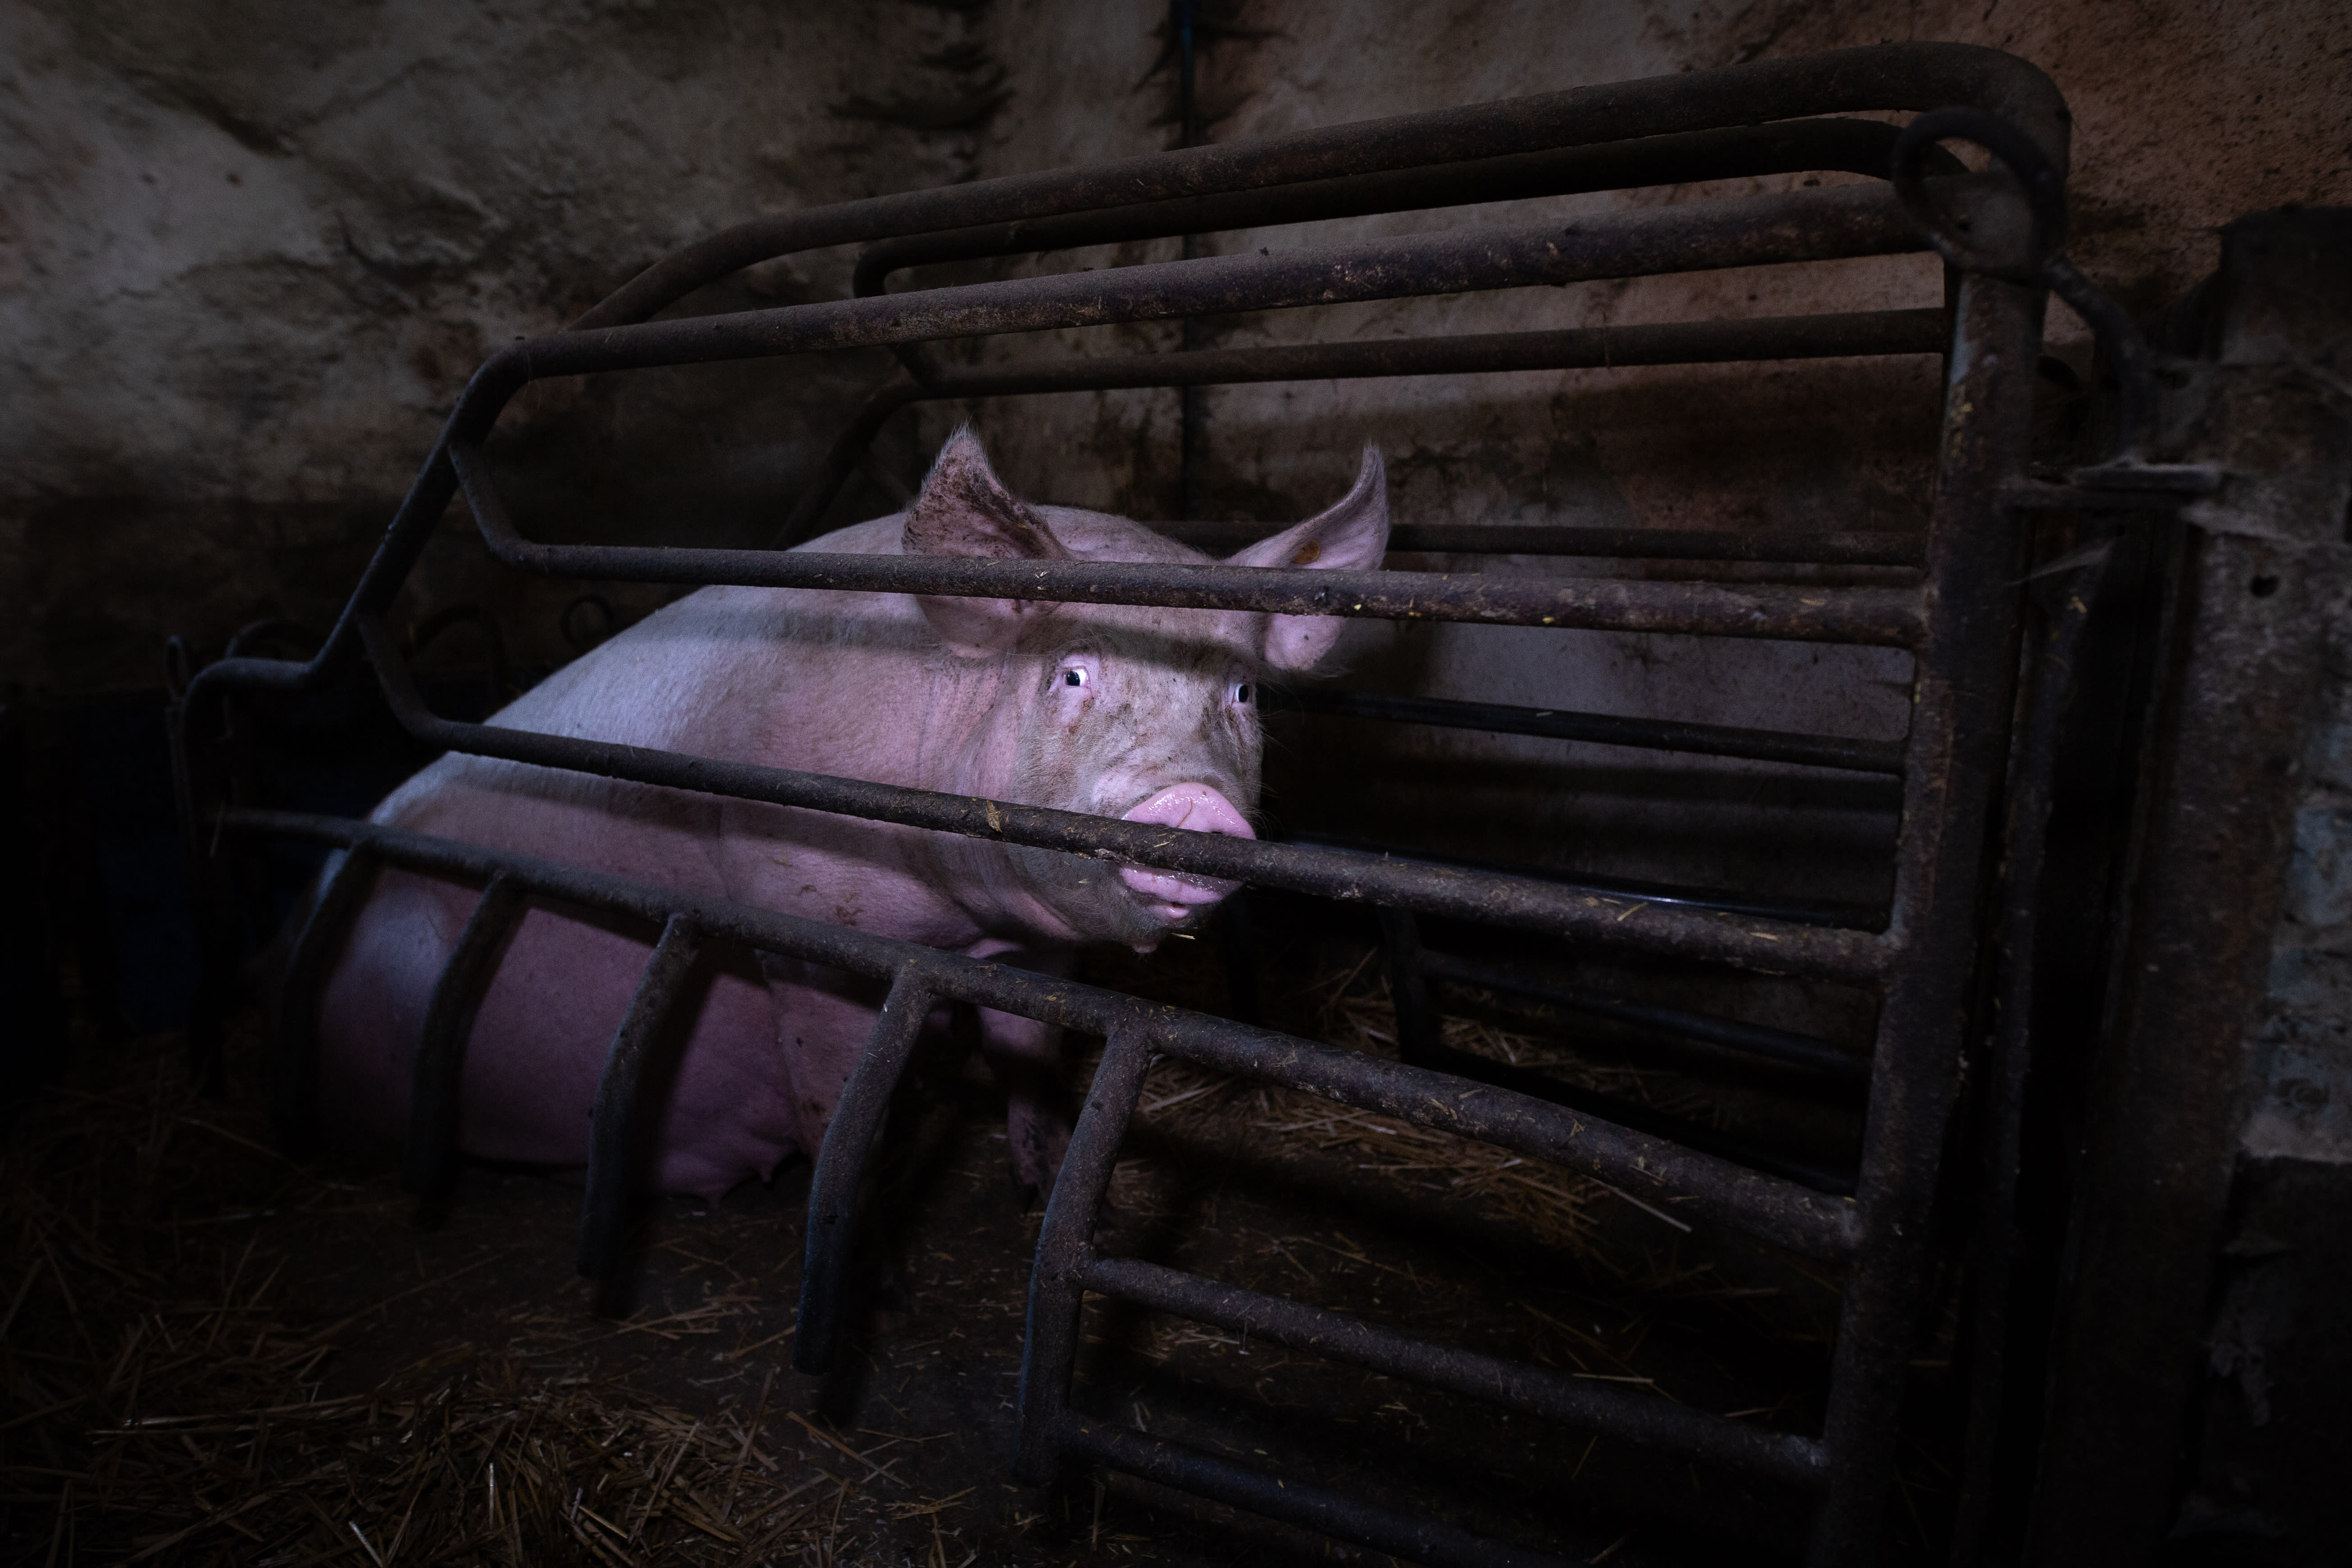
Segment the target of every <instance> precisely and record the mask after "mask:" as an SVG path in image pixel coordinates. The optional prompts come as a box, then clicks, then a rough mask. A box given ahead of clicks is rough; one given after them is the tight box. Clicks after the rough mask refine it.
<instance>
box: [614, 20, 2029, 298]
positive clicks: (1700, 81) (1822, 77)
mask: <svg viewBox="0 0 2352 1568" xmlns="http://www.w3.org/2000/svg"><path fill="white" fill-rule="evenodd" d="M1950 104H1965V105H1970V106H1973V107H1976V108H1979V109H1984V110H1989V111H1990V112H1992V113H1995V114H1998V115H1999V116H2000V117H2001V118H2002V119H2004V120H2007V121H2010V122H2011V123H2012V124H2014V125H2018V126H2020V127H2021V128H2022V129H2023V130H2024V131H2025V132H2026V134H2027V135H2029V136H2031V137H2032V139H2033V140H2034V141H2035V142H2036V143H2037V144H2038V145H2039V146H2040V147H2041V148H2042V153H2043V154H2044V155H2045V156H2046V157H2049V158H2050V159H2051V160H2052V161H2053V167H2055V168H2056V169H2058V170H2059V171H2060V172H2061V173H2062V174H2063V171H2064V170H2065V167H2066V133H2065V113H2066V110H2065V104H2064V100H2063V99H2061V98H2060V96H2059V94H2058V90H2057V89H2056V88H2055V87H2054V86H2053V85H2052V83H2051V81H2050V79H2049V78H2048V77H2046V76H2044V75H2043V74H2042V72H2041V71H2039V70H2037V69H2035V68H2033V67H2032V66H2031V65H2029V64H2027V63H2026V62H2025V61H2023V60H2021V59H2019V58H2016V57H2015V56H2013V55H2007V54H2003V53H2001V52H2000V51H1999V50H1997V49H1989V48H1982V47H1975V46H1970V45H1962V44H1892V45H1880V46H1878V47H1874V48H1860V49H1841V50H1834V51H1831V52H1827V53H1822V54H1815V55H1804V56H1798V57H1794V58H1788V59H1777V60H1755V61H1749V62H1747V63H1744V64H1740V65H1736V66H1730V67H1727V68H1723V69H1720V70H1713V71H1689V72H1683V73H1678V74H1675V75H1672V76H1664V77H1654V78H1651V79H1647V80H1643V81H1633V82H1612V83H1610V84H1608V85H1606V86H1594V87H1586V88H1576V89H1570V90H1568V91H1565V92H1553V93H1545V94H1542V95H1539V96H1536V97H1530V98H1518V99H1507V100H1502V101H1499V102H1495V103H1484V104H1475V105H1471V106H1468V107H1465V108H1459V109H1444V110H1432V111H1428V112H1424V113H1419V114H1409V115H1399V116H1394V117H1391V118H1388V119H1383V120H1373V121H1359V122H1357V123H1354V124H1350V125H1338V126H1330V127H1326V128H1320V129H1317V130H1311V131H1300V132H1291V133H1289V134H1287V135H1282V136H1273V137H1267V138H1265V139H1262V140H1257V141H1251V142H1225V143H1217V144H1213V145H1208V146H1201V147H1192V148H1186V149H1183V150H1181V151H1178V152H1171V153H1150V154H1147V155H1145V156H1142V157H1139V158H1127V159H1121V160H1118V161H1117V162H1114V163H1099V164H1096V165H1093V166H1091V167H1087V168H1083V169H1057V170H1053V171H1049V172H1046V173H1042V174H1016V175H1010V176H1005V177H1002V178H998V179H993V180H982V181H975V182H973V183H971V184H962V185H949V186H944V187H941V188H939V189H935V190H928V191H914V192H907V193H902V194H899V195H888V196H878V197H873V198H870V199H868V200H865V201H859V202H849V203H844V204H842V205H835V206H829V207H817V208H812V209H807V210H803V211H800V212H793V213H782V214H778V215H775V216H771V217H764V218H759V219H755V220H753V221H751V222H750V223H745V224H739V225H737V226H734V227H732V228H730V229H725V230H722V231H720V232H719V233H718V234H715V235H712V236H710V237H709V238H707V239H704V240H701V241H698V242H697V243H696V244H694V245H690V246H687V247H683V248H681V249H678V250H676V251H673V252H671V253H670V254H669V255H668V256H666V257H664V258H662V259H661V260H660V261H658V262H656V263H655V264H654V265H653V266H652V267H650V268H646V270H645V271H644V272H642V273H640V274H638V275H637V276H636V277H635V278H634V279H631V280H630V281H629V282H628V284H627V285H625V287H624V288H622V289H619V290H617V291H616V292H615V293H614V294H613V295H612V296H611V297H609V298H608V299H606V300H604V302H603V303H601V304H599V305H598V306H596V308H595V309H593V310H591V311H589V312H588V313H587V314H586V315H585V316H583V317H582V318H581V319H580V322H579V325H580V326H582V327H583V328H590V327H603V326H609V325H612V324H614V323H616V322H624V321H642V320H644V319H646V317H648V316H651V315H652V314H654V312H656V310H661V309H662V308H663V307H665V306H667V305H668V304H670V303H671V302H673V301H674V300H678V299H681V298H683V297H684V296H685V295H686V294H688V293H689V292H691V291H692V290H693V289H698V288H700V287H701V286H702V285H704V284H706V283H710V282H714V281H716V280H717V279H721V278H724V277H726V276H727V275H728V274H730V273H732V272H735V271H738V270H740V269H741V268H745V267H749V266H751V265H752V264H753V263H755V262H760V261H764V260H767V259H768V258H771V257H775V256H782V255H788V254H791V253H793V252H796V251H802V250H808V249H813V248H815V247H822V246H831V245H844V244H856V243H860V242H864V241H869V240H876V239H882V238H886V237H891V236H896V235H905V234H918V233H926V232H930V231H935V230H940V229H956V228H968V227H971V226H978V225H984V224H997V223H1005V222H1011V221H1015V220H1020V219H1034V218H1045V217H1051V216H1055V215H1058V214H1063V213H1073V212H1083V211H1087V210H1090V209H1097V208H1104V207H1115V206H1127V205H1135V204H1139V203H1148V202H1158V201H1167V200H1172V199H1176V198H1181V197H1191V196H1202V195H1213V194H1216V193H1220V192H1226V191H1242V190H1252V189H1258V188H1263V187H1267V186H1275V185H1285V184H1300V183H1303V182H1307V181H1314V180H1321V179H1328V178H1333V177H1337V176H1342V175H1349V174H1371V173H1376V172H1379V171H1382V170H1390V169H1409V168H1425V167H1430V166H1433V165H1437V164H1448V163H1464V162H1466V161H1470V160H1475V159H1483V158H1493V157H1500V156H1503V155H1506V154H1510V153H1530V152H1537V151H1541V150H1544V149H1548V148H1554V147H1571V146H1579V145H1591V144H1593V143H1596V142H1625V141H1630V140H1633V139H1635V138H1640V137H1648V136H1657V135H1667V134H1675V133H1681V132H1697V131H1706V130H1713V129H1717V128H1721V127H1727V126H1740V125H1759V124H1762V123H1764V122H1765V121H1778V120H1793V119H1796V118H1799V117H1801V116H1806V115H1817V114H1838V113H1851V112H1855V111H1868V110H1925V109H1939V108H1942V107H1945V106H1946V105H1950Z"/></svg>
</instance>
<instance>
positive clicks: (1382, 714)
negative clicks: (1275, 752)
mask: <svg viewBox="0 0 2352 1568" xmlns="http://www.w3.org/2000/svg"><path fill="white" fill-rule="evenodd" d="M1258 705H1259V706H1260V707H1261V708H1264V709H1265V710H1269V711H1281V710H1290V711H1293V712H1299V713H1315V714H1321V715H1327V716H1328V717H1332V718H1339V719H1379V720H1385V721H1389V722H1391V723H1398V724H1429V725H1434V726H1441V727H1444V728H1446V729H1454V730H1479V731H1485V732H1486V733H1487V734H1491V735H1539V736H1542V737H1544V738H1546V739H1548V740H1555V741H1583V742H1590V743H1591V744H1593V745H1601V746H1633V747H1638V748H1640V749H1642V750H1644V751H1654V752H1697V753H1699V754H1701V755H1705V756H1710V757H1747V758H1752V759H1754V760H1757V761H1759V762H1769V763H1798V764H1800V765H1801V766H1804V767H1811V768H1838V769H1842V770H1844V771H1846V772H1850V773H1892V774H1894V775H1895V776H1897V777H1900V776H1901V775H1902V773H1903V742H1900V741H1861V740H1847V739H1844V738H1843V737H1840V736H1835V735H1796V734H1789V733H1786V732H1783V731H1775V730H1738V729H1733V728H1731V727H1729V726H1727V725H1722V724H1693V723H1685V722H1681V721H1675V720H1671V719H1632V718H1626V717H1623V716H1622V715H1619V714H1615V713H1577V712H1571V711H1568V710H1553V709H1542V708H1515V707H1506V706H1504V705H1503V704H1501V703H1495V702H1458V701H1452V700H1446V699H1443V698H1433V697H1390V696H1384V695H1382V694H1381V693H1378V692H1371V691H1326V690H1322V689H1318V688H1312V687H1308V688H1297V689H1294V688H1290V687H1280V686H1266V687H1263V688H1261V689H1260V691H1259V697H1258Z"/></svg>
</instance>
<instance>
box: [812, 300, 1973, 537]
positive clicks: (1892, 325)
mask: <svg viewBox="0 0 2352 1568" xmlns="http://www.w3.org/2000/svg"><path fill="white" fill-rule="evenodd" d="M1950 345H1951V323H1950V321H1949V320H1948V318H1947V316H1946V314H1945V312H1944V311H1943V310H1940V309H1923V310H1859V311H1852V312H1842V313H1839V314H1835V315H1822V316H1766V317H1757V318H1754V319H1751V320H1748V321H1667V322H1661V323H1652V324H1648V325H1635V326H1626V327H1576V328H1569V329H1565V330H1561V331H1546V332H1488V333H1476V334H1470V335H1465V336H1460V337H1443V338H1392V339H1375V340H1370V341H1367V342H1347V343H1294V344H1290V345H1288V346H1286V347H1276V348H1255V349H1202V350H1193V351H1187V352H1183V353H1165V354H1106V355H1100V356H1095V357H1089V358H1085V359H1064V360H1055V361H1037V362H1024V363H1014V364H1010V365H934V364H931V363H929V362H928V361H926V362H924V364H923V373H924V378H923V380H922V382H921V383H920V384H917V383H916V382H914V381H911V380H909V379H908V378H907V377H905V376H898V377H894V378H893V379H892V380H890V381H889V382H887V383H886V384H883V385H882V386H881V387H879V388H877V390H876V391H875V393H874V395H872V397H870V398H869V399H867V401H866V405H864V406H863V407H862V408H860V409H859V411H858V413H857V416H856V418H854V419H853V420H851V422H850V425H849V427H848V428H847V429H845V430H844V431H843V432H842V433H841V435H840V436H839V437H836V438H835V442H834V444H833V447H831V449H829V450H828V451H827V452H826V454H825V458H824V463H823V465H822V466H821V467H820V468H819V469H818V473H817V477H816V479H814V481H812V483H811V484H810V485H809V487H808V488H807V489H804V490H803V491H802V493H801V497H800V500H798V501H796V502H795V503H794V504H793V510H792V513H791V515H790V516H789V517H788V518H787V519H786V520H785V522H784V525H783V527H782V529H780V530H779V531H778V532H777V536H776V540H775V542H776V544H777V545H779V546H782V545H783V544H787V543H796V542H799V541H800V540H801V539H802V538H803V537H804V536H805V535H806V534H807V533H808V531H810V530H811V529H812V528H813V527H814V525H815V522H816V520H817V519H818V517H819V516H821V515H822V514H823V513H824V510H825V508H826V507H828V506H830V505H832V504H833V499H834V497H835V495H837V494H838V493H839V492H840V489H841V486H842V485H843V484H845V483H846V482H847V480H848V478H849V476H850V475H851V474H852V473H853V472H855V471H856V468H857V462H858V458H859V455H860V454H862V453H863V452H865V451H866V448H867V447H869V446H870V445H871V444H872V442H873V439H874V437H875V435H876V434H877V432H878V431H880V429H881V428H882V426H883V424H884V423H885V422H886V421H887V419H888V418H889V416H891V415H892V414H895V413H897V412H898V410H899V409H900V408H903V407H905V406H906V405H908V404H910V403H920V402H926V401H929V400H932V399H937V398H950V397H953V398H973V397H1012V396H1023V395H1037V394H1046V393H1055V392H1090V391H1107V390H1112V389H1118V388H1129V387H1149V386H1195V385H1210V384H1220V385H1234V384H1241V383H1244V382H1269V381H1323V380H1334V381H1345V380H1355V379H1360V378H1367V377H1379V376H1405V375H1467V374H1497V373H1506V372H1512V371H1536V370H1613V369H1621V368H1629V367H1633V366H1639V365H1664V364H1721V363H1727V362H1731V361H1761V360H1789V359H1838V358H1849V357H1874V356H1880V355H1895V354H1911V353H1923V354H1924V353H1943V352H1944V351H1945V350H1946V349H1948V348H1949V347H1950ZM1185 510H1192V509H1190V508H1187V509H1185ZM1160 531H1162V532H1165V533H1167V534H1168V535H1169V536H1170V537H1171V538H1181V539H1184V540H1186V541H1187V542H1200V541H1202V540H1207V541H1215V542H1228V541H1229V542H1230V544H1231V545H1232V546H1235V547H1237V546H1239V545H1241V544H1246V543H1249V542H1253V541H1255V539H1257V538H1258V537H1260V535H1261V534H1262V533H1263V530H1257V529H1252V528H1250V527H1248V526H1247V525H1244V526H1243V527H1242V528H1240V529H1236V528H1234V526H1233V525H1230V524H1221V523H1199V522H1193V523H1186V524H1177V525H1169V526H1164V527H1162V528H1161V530H1160ZM1621 541H1622V543H1621ZM1389 548H1390V549H1391V551H1402V550H1428V551H1438V552H1444V551H1449V550H1459V551H1464V552H1492V553H1500V554H1584V553H1590V554H1595V555H1636V554H1643V553H1655V554H1657V555H1659V556H1661V557H1665V558H1674V559H1683V560H1753V561H1765V560H1772V561H1778V560H1803V561H1816V560H1818V561H1822V562H1826V563H1841V564H1885V565H1895V566H1916V565H1917V564H1918V563H1919V562H1920V560H1921V558H1922V555H1921V551H1922V542H1921V541H1920V540H1919V539H1917V538H1916V537H1913V536H1910V535H1889V534H1872V533H1863V534H1770V533H1748V532H1724V531H1699V530H1675V531H1667V530H1644V529H1629V530H1614V529H1559V530H1552V529H1545V528H1540V527H1536V528H1519V527H1516V526H1510V527H1499V526H1489V527H1484V528H1482V527H1479V526H1478V525H1475V524H1467V525H1464V524H1445V523H1437V524H1427V523H1421V524H1416V523H1405V524H1402V525H1399V526H1397V527H1395V528H1392V529H1391V531H1390V534H1389ZM1816 551H1820V552H1824V553H1820V554H1815V553H1813V552H1816ZM1800 552H1801V553H1800Z"/></svg>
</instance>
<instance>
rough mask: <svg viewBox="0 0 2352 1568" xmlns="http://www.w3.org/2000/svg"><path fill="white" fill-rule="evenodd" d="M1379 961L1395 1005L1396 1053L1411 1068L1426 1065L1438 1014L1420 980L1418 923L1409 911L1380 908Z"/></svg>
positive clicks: (1426, 988) (1420, 954) (1433, 1039)
mask: <svg viewBox="0 0 2352 1568" xmlns="http://www.w3.org/2000/svg"><path fill="white" fill-rule="evenodd" d="M1380 921H1381V967H1382V968H1384V969H1386V970H1387V971H1388V980H1389V1000H1390V1001H1391V1003H1393V1004H1394V1005H1395V1006H1396V1031H1397V1056H1398V1058H1400V1059H1402V1060H1403V1061H1404V1062H1406V1063H1408V1064H1410V1065H1412V1066H1413V1067H1429V1066H1431V1065H1432V1063H1431V1062H1430V1060H1429V1057H1430V1053H1431V1050H1432V1049H1433V1047H1435V1046H1436V1044H1437V1015H1436V1013H1435V1012H1433V1010H1432V1009H1431V1007H1430V1005H1429V986H1428V985H1427V984H1426V983H1425V982H1423V979H1422V968H1421V963H1422V952H1421V923H1420V922H1419V921H1416V920H1414V919H1413V918H1412V911H1411V910H1396V909H1384V910H1381V911H1380Z"/></svg>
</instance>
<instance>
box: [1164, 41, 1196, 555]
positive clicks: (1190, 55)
mask: <svg viewBox="0 0 2352 1568" xmlns="http://www.w3.org/2000/svg"><path fill="white" fill-rule="evenodd" d="M1200 15H1201V0H1169V5H1168V25H1169V26H1171V28H1173V29H1174V30H1175V34H1176V73H1177V75H1176V135H1177V142H1178V145H1179V146H1182V147H1192V146H1196V145H1198V144H1199V142H1200V140H1201V109H1200V92H1199V78H1198V74H1197V71H1196V64H1197V61H1196V58H1195V55H1194V52H1193V42H1194V37H1195V35H1194V28H1195V25H1196V24H1197V23H1198V22H1199V20H1200ZM1178 254H1180V255H1181V256H1182V257H1183V258H1184V259H1185V260H1187V261H1191V260H1192V259H1194V258H1197V257H1198V256H1199V255H1200V254H1201V237H1200V236H1198V235H1195V234H1188V235H1186V236H1184V239H1183V247H1182V249H1181V251H1180V252H1179V253H1178ZM1177 330H1178V333H1179V336H1178V342H1177V346H1178V348H1179V349H1180V350H1181V352H1183V353H1192V351H1193V350H1194V349H1197V348H1199V347H1200V346H1201V327H1200V323H1199V322H1198V321H1196V320H1194V319H1193V318H1192V317H1191V316H1186V317H1185V318H1184V319H1183V320H1182V321H1180V322H1178V323H1177ZM1201 413H1202V389H1201V388H1200V387H1197V386H1183V387H1179V388H1178V389H1177V392H1176V439H1177V447H1176V476H1177V502H1176V515H1177V516H1178V517H1181V518H1188V519H1190V518H1197V517H1199V516H1200V515H1201V464H1200V450H1201Z"/></svg>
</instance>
